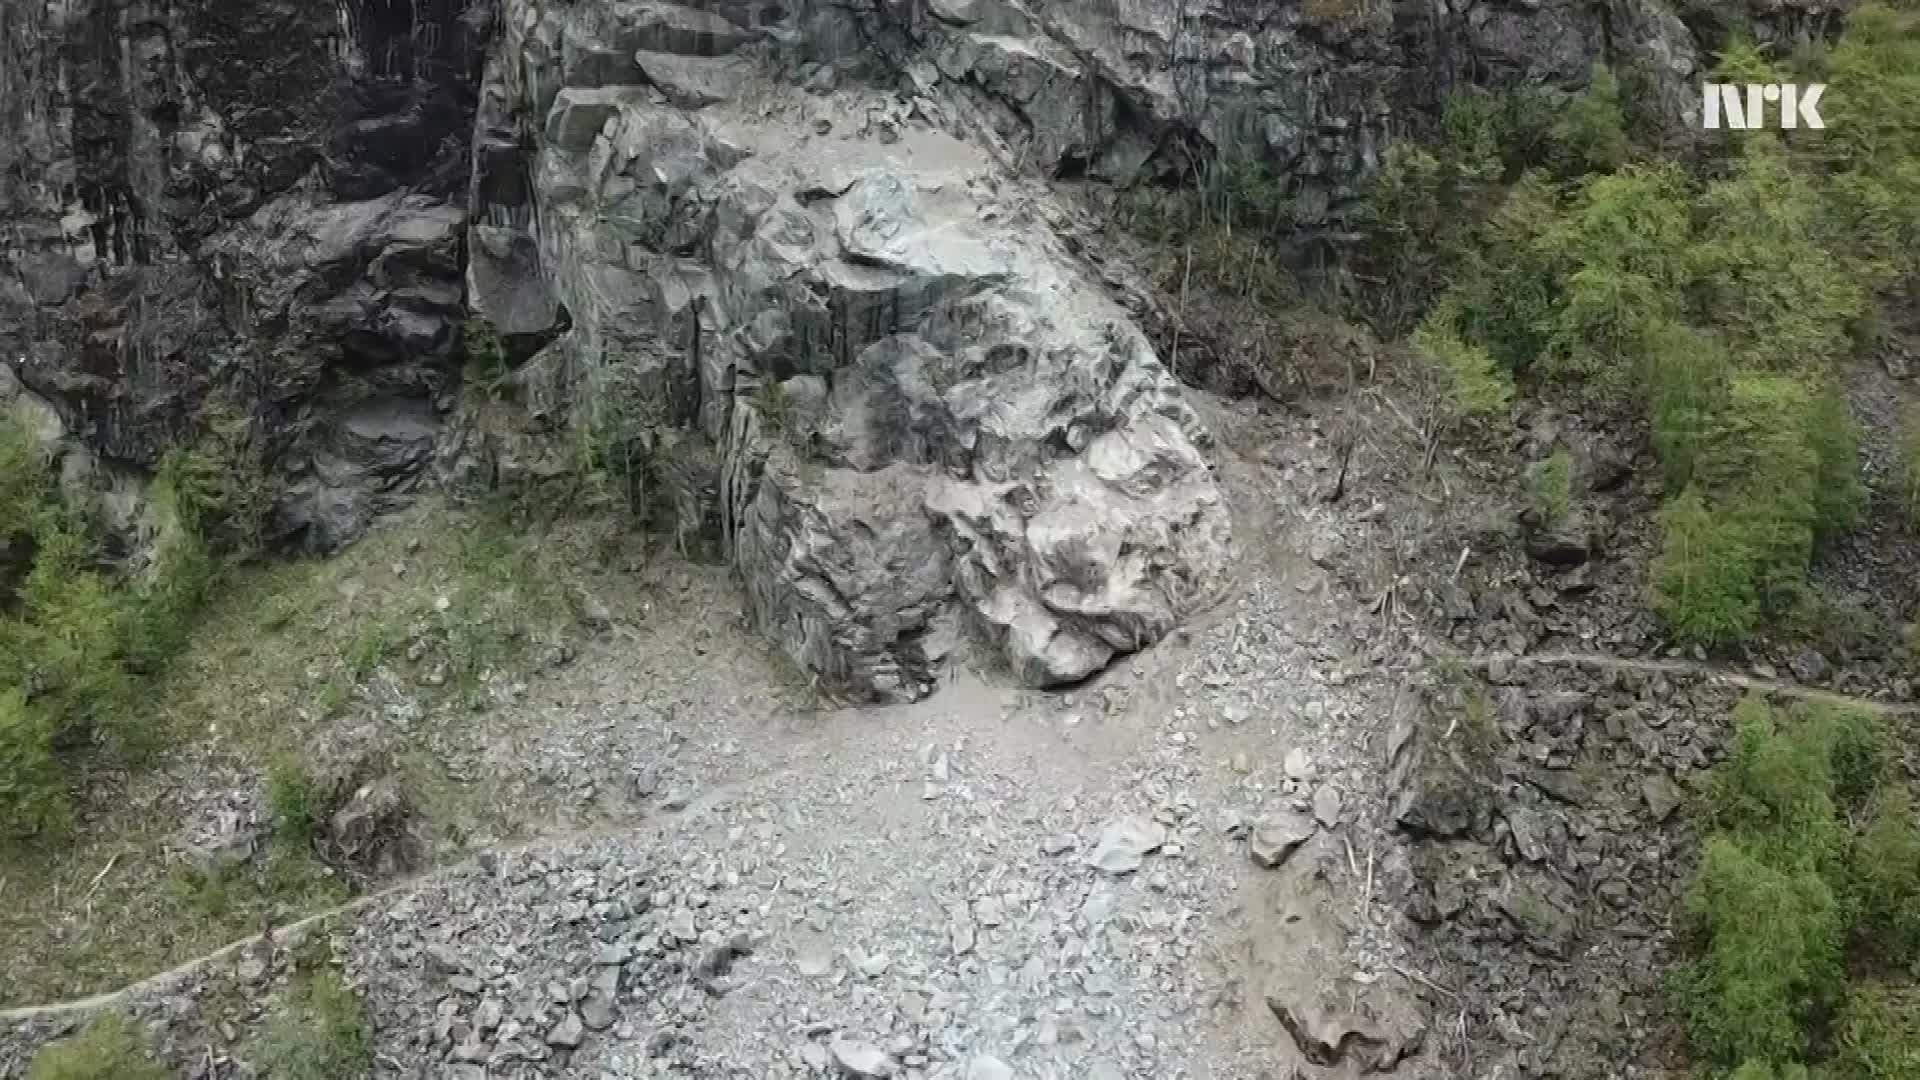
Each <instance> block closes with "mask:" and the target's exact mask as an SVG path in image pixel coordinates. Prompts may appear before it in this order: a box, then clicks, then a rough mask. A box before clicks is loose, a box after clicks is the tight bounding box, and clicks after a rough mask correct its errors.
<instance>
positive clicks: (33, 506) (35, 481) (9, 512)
mask: <svg viewBox="0 0 1920 1080" xmlns="http://www.w3.org/2000/svg"><path fill="white" fill-rule="evenodd" d="M52 493H53V474H52V471H51V470H50V469H49V468H48V462H47V457H46V452H45V451H44V450H42V449H41V447H40V444H39V441H38V440H37V439H35V438H34V437H33V433H32V432H31V431H29V430H28V429H27V427H26V425H25V424H24V423H22V422H21V421H20V420H19V419H18V418H16V417H14V416H12V415H0V569H4V568H6V567H9V566H15V565H19V564H21V563H23V562H24V561H25V560H27V559H29V558H31V557H32V554H33V544H34V533H35V531H36V530H37V529H38V528H39V526H40V523H41V519H42V516H43V515H44V514H45V512H46V507H47V505H48V503H49V502H50V500H51V499H52ZM0 598H4V597H3V596H0Z"/></svg>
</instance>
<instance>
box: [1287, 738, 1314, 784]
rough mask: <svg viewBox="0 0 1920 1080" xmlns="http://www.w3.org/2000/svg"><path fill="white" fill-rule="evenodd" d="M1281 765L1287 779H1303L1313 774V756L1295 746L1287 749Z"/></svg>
mask: <svg viewBox="0 0 1920 1080" xmlns="http://www.w3.org/2000/svg"><path fill="white" fill-rule="evenodd" d="M1282 767H1283V768H1284V769H1285V770H1286V773H1287V778H1288V779H1291V780H1305V779H1307V778H1308V777H1310V776H1312V775H1313V758H1312V757H1310V756H1308V754H1307V752H1306V750H1304V749H1302V748H1301V747H1298V746H1296V747H1294V748H1293V749H1291V750H1289V751H1287V757H1286V760H1285V762H1284V763H1283V765H1282Z"/></svg>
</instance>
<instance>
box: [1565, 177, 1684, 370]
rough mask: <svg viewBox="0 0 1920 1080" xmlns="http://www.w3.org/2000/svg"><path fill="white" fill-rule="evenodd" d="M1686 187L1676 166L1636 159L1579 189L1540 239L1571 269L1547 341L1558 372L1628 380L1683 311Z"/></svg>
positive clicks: (1566, 276)
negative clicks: (1638, 163)
mask: <svg viewBox="0 0 1920 1080" xmlns="http://www.w3.org/2000/svg"><path fill="white" fill-rule="evenodd" d="M1689 194H1690V188H1689V185H1688V182H1687V178H1686V175H1685V174H1684V173H1682V172H1680V171H1679V170H1678V169H1676V168H1673V167H1671V166H1660V167H1641V166H1630V167H1628V168H1625V169H1622V170H1621V171H1619V172H1616V173H1606V174H1602V175H1598V176H1595V177H1593V178H1591V179H1589V180H1587V181H1586V182H1585V183H1583V184H1582V185H1581V186H1580V188H1579V189H1578V190H1577V191H1576V192H1575V194H1574V196H1573V199H1572V201H1571V203H1570V204H1569V205H1568V207H1567V209H1566V211H1565V214H1564V215H1563V217H1562V218H1561V219H1560V220H1559V221H1558V222H1556V223H1555V224H1554V225H1553V227H1551V228H1550V229H1548V230H1547V232H1546V233H1545V234H1544V235H1543V236H1542V238H1541V241H1540V243H1541V245H1542V247H1543V250H1544V251H1545V252H1547V253H1549V256H1550V257H1551V259H1552V260H1553V261H1554V262H1556V263H1558V264H1560V265H1562V266H1564V267H1566V268H1567V269H1566V272H1565V274H1564V277H1563V280H1562V284H1561V292H1562V299H1561V302H1560V304H1559V308H1558V311H1557V314H1556V315H1555V317H1554V319H1553V321H1552V323H1551V324H1550V326H1551V332H1550V335H1549V339H1548V343H1547V348H1546V354H1547V359H1548V362H1549V368H1550V370H1551V371H1552V372H1554V373H1556V374H1560V375H1564V376H1572V377H1577V378H1581V379H1593V380H1598V381H1599V383H1600V385H1602V386H1605V387H1610V388H1620V389H1624V388H1626V387H1629V386H1630V385H1631V383H1632V379H1633V377H1634V375H1635V374H1636V373H1637V372H1638V371H1639V368H1640V359H1641V357H1642V356H1644V355H1645V353H1646V351H1647V348H1648V346H1649V344H1650V343H1651V342H1652V341H1653V340H1654V339H1655V337H1656V335H1657V333H1658V332H1659V331H1660V330H1661V329H1662V328H1664V327H1666V326H1667V325H1669V324H1670V323H1673V322H1675V321H1677V319H1678V317H1679V315H1680V314H1681V310H1682V308H1681V301H1682V299H1683V296H1684V286H1685V284H1686V268H1685V265H1684V259H1683V257H1684V253H1685V252H1686V250H1687V249H1688V247H1689V245H1690V244H1691V243H1692V226H1691V222H1690V215H1689V203H1688V200H1689Z"/></svg>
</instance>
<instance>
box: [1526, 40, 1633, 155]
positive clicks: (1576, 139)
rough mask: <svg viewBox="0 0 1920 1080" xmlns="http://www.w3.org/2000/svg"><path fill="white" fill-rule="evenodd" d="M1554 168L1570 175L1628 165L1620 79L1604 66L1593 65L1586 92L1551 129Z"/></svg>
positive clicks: (1568, 105) (1571, 102)
mask: <svg viewBox="0 0 1920 1080" xmlns="http://www.w3.org/2000/svg"><path fill="white" fill-rule="evenodd" d="M1547 138H1548V141H1549V143H1550V144H1551V146H1552V157H1553V161H1554V163H1555V165H1556V166H1557V167H1558V168H1559V169H1560V170H1561V171H1562V172H1563V173H1567V174H1578V173H1587V172H1611V171H1613V170H1615V169H1618V168H1620V167H1621V166H1622V165H1625V164H1626V163H1627V158H1628V155H1629V154H1630V153H1631V152H1632V146H1631V144H1630V143H1629V141H1628V139H1627V127H1626V110H1625V109H1624V108H1623V107H1622V105H1621V99H1620V79H1619V78H1618V77H1617V76H1615V75H1614V73H1613V70H1612V69H1611V68H1608V67H1607V66H1606V65H1604V64H1596V65H1594V69H1593V75H1592V77H1591V78H1590V79H1589V80H1588V82H1587V85H1586V88H1585V89H1583V90H1582V91H1580V93H1578V94H1575V95H1574V96H1573V97H1572V99H1571V100H1569V101H1568V102H1567V103H1566V105H1565V106H1564V107H1562V109H1561V110H1560V113H1559V116H1558V117H1556V118H1555V119H1554V121H1553V123H1552V125H1551V127H1550V128H1549V129H1548V133H1547Z"/></svg>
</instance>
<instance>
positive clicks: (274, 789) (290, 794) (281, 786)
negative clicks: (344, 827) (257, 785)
mask: <svg viewBox="0 0 1920 1080" xmlns="http://www.w3.org/2000/svg"><path fill="white" fill-rule="evenodd" d="M267 809H268V812H269V813H270V814H271V815H272V821H273V835H274V839H276V840H278V841H280V842H281V843H284V844H287V845H290V846H294V847H300V848H308V847H311V846H312V845H313V839H314V835H315V833H316V832H317V831H318V829H319V827H320V824H321V821H322V820H323V819H324V818H325V816H326V813H327V793H326V792H325V791H324V790H322V786H321V784H320V783H319V781H317V780H315V779H314V777H313V776H312V774H311V773H309V772H308V771H307V768H306V766H305V765H303V764H301V763H300V760H299V759H298V758H295V757H292V756H291V755H281V756H279V757H276V758H274V759H273V761H272V762H270V763H269V764H268V766H267Z"/></svg>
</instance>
